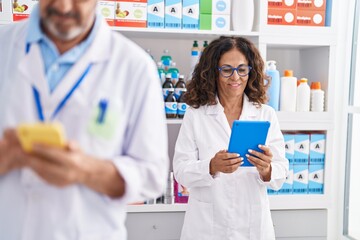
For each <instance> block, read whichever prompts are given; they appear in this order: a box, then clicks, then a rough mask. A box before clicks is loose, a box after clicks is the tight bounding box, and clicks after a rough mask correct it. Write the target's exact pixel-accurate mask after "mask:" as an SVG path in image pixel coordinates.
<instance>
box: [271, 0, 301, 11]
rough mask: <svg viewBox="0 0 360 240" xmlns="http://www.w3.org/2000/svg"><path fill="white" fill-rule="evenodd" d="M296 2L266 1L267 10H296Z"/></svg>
mask: <svg viewBox="0 0 360 240" xmlns="http://www.w3.org/2000/svg"><path fill="white" fill-rule="evenodd" d="M296 3H297V0H292V1H288V0H268V8H277V9H296Z"/></svg>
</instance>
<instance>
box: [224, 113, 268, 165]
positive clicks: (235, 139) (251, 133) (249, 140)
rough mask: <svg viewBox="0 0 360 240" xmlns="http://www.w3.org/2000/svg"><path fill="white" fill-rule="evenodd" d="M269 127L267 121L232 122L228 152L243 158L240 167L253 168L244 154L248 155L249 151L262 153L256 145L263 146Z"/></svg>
mask: <svg viewBox="0 0 360 240" xmlns="http://www.w3.org/2000/svg"><path fill="white" fill-rule="evenodd" d="M269 127H270V122H268V121H241V120H235V121H234V123H233V126H232V130H231V136H230V143H229V148H228V152H229V153H239V154H240V156H241V157H243V158H244V164H243V165H242V167H252V166H254V165H252V164H251V163H250V162H249V161H248V159H247V158H246V156H245V154H247V153H249V152H248V150H249V149H252V150H255V151H258V152H262V150H260V148H259V147H258V145H259V144H261V145H265V142H266V137H267V134H268V130H269Z"/></svg>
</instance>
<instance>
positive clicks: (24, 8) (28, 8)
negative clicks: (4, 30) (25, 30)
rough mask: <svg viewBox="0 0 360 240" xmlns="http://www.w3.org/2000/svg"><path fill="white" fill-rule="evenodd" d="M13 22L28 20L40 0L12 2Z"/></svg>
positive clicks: (13, 0)
mask: <svg viewBox="0 0 360 240" xmlns="http://www.w3.org/2000/svg"><path fill="white" fill-rule="evenodd" d="M11 2H12V13H13V21H14V22H15V21H20V20H22V19H25V18H28V17H29V15H30V13H31V12H32V10H33V8H34V7H35V5H36V4H38V2H39V0H17V1H15V0H12V1H11Z"/></svg>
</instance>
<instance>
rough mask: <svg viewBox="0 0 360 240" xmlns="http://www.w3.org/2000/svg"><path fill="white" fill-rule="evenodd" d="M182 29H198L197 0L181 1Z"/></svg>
mask: <svg viewBox="0 0 360 240" xmlns="http://www.w3.org/2000/svg"><path fill="white" fill-rule="evenodd" d="M182 3H183V11H182V28H184V29H199V18H200V15H199V0H183V2H182Z"/></svg>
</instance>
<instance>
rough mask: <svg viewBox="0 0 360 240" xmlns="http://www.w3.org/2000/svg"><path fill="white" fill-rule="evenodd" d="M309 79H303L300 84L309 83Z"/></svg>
mask: <svg viewBox="0 0 360 240" xmlns="http://www.w3.org/2000/svg"><path fill="white" fill-rule="evenodd" d="M307 81H308V79H307V78H301V79H300V83H307Z"/></svg>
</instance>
